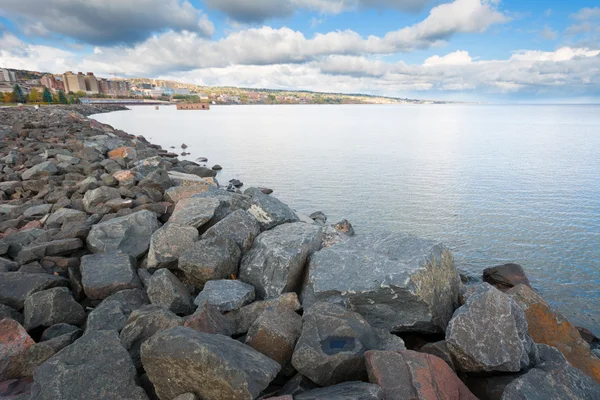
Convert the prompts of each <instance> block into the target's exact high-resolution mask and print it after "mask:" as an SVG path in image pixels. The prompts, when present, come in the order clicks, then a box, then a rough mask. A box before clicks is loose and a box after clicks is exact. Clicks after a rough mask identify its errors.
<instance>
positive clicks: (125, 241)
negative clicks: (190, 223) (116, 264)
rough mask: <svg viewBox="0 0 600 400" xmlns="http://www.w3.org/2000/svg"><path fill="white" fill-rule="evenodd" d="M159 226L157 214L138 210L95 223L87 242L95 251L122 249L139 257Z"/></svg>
mask: <svg viewBox="0 0 600 400" xmlns="http://www.w3.org/2000/svg"><path fill="white" fill-rule="evenodd" d="M158 228H159V222H158V220H157V219H156V214H154V213H153V212H151V211H147V210H143V211H138V212H136V213H133V214H130V215H126V216H124V217H119V218H113V219H111V220H110V221H107V222H103V223H100V224H97V225H94V226H93V227H92V230H91V231H90V234H89V236H88V238H87V244H88V247H89V249H90V250H91V251H92V252H94V253H100V252H108V251H121V252H123V253H126V254H129V255H131V256H133V257H135V258H138V257H139V256H141V255H142V254H144V253H145V252H146V251H147V250H148V247H149V246H150V238H151V237H152V234H153V233H154V232H155V231H156V230H157V229H158Z"/></svg>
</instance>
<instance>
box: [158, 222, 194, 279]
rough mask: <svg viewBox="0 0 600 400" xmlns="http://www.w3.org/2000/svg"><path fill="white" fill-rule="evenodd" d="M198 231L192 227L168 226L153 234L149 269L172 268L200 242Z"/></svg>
mask: <svg viewBox="0 0 600 400" xmlns="http://www.w3.org/2000/svg"><path fill="white" fill-rule="evenodd" d="M198 237H199V234H198V229H196V228H194V227H192V226H181V225H174V224H166V225H164V226H163V227H162V228H160V229H158V230H157V231H156V232H154V233H153V234H152V238H151V239H150V250H149V251H148V268H156V267H159V266H167V267H168V266H170V265H171V264H173V263H176V261H177V259H178V258H179V256H180V255H181V253H183V252H184V251H185V250H186V249H188V248H190V247H192V246H193V244H194V243H195V242H196V241H197V240H198Z"/></svg>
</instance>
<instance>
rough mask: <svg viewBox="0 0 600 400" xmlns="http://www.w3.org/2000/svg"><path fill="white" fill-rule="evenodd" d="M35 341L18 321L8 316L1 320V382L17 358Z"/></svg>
mask: <svg viewBox="0 0 600 400" xmlns="http://www.w3.org/2000/svg"><path fill="white" fill-rule="evenodd" d="M34 343H35V342H34V341H33V339H31V337H29V335H28V334H27V331H26V330H25V328H23V327H22V326H21V325H20V324H19V323H18V322H17V321H14V320H12V319H8V318H7V319H2V320H0V382H2V381H4V379H6V377H7V375H8V370H9V368H10V365H11V364H12V363H13V362H14V361H15V359H17V358H18V357H20V356H21V355H22V354H23V352H25V350H27V348H29V347H30V346H32V345H33V344H34Z"/></svg>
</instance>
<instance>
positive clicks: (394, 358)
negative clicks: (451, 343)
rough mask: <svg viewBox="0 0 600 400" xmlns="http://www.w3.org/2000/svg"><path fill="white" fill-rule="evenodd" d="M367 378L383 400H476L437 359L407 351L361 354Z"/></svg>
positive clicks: (372, 351) (439, 359)
mask: <svg viewBox="0 0 600 400" xmlns="http://www.w3.org/2000/svg"><path fill="white" fill-rule="evenodd" d="M365 363H366V366H367V372H368V374H369V381H370V382H371V383H376V384H377V385H379V386H380V387H381V388H382V389H383V393H384V399H385V400H405V399H411V400H413V399H414V400H416V399H418V400H433V399H435V400H477V397H475V396H474V395H473V394H472V393H471V392H470V391H469V389H468V388H467V387H466V386H465V384H464V383H462V381H461V380H460V379H459V378H458V377H457V376H456V374H455V373H454V371H452V369H450V367H449V366H448V364H446V362H444V361H443V360H442V359H441V358H438V357H436V356H434V355H431V354H423V353H418V352H416V351H411V350H402V351H399V352H392V351H379V350H371V351H367V352H366V353H365Z"/></svg>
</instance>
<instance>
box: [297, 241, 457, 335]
mask: <svg viewBox="0 0 600 400" xmlns="http://www.w3.org/2000/svg"><path fill="white" fill-rule="evenodd" d="M459 287H460V278H459V276H458V272H457V271H456V268H455V267H454V262H453V260H452V255H451V254H450V251H449V250H448V249H447V248H446V247H445V246H443V245H442V244H439V243H436V242H433V241H429V240H424V239H419V238H417V237H415V236H412V235H406V234H398V233H377V234H372V235H361V236H354V237H352V238H351V239H350V240H348V241H345V242H342V243H338V244H337V245H335V246H333V247H331V248H327V249H323V250H321V251H319V252H317V253H315V254H313V256H312V257H311V259H310V263H309V268H308V277H307V279H306V281H305V284H304V288H303V290H302V296H301V299H302V304H303V306H304V307H305V308H306V307H309V306H310V305H311V304H313V303H315V302H316V301H325V300H327V301H335V302H342V303H345V304H347V305H348V306H349V307H351V308H352V309H353V310H356V311H357V312H358V313H360V314H361V315H363V316H364V317H365V318H366V319H367V321H369V323H370V324H371V325H372V326H373V327H376V328H381V329H385V330H387V331H389V332H394V333H398V332H407V331H417V332H424V333H435V332H443V331H444V330H445V329H446V325H447V324H448V321H449V320H450V318H451V317H452V312H453V311H454V309H455V308H456V307H457V306H458V294H459Z"/></svg>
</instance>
